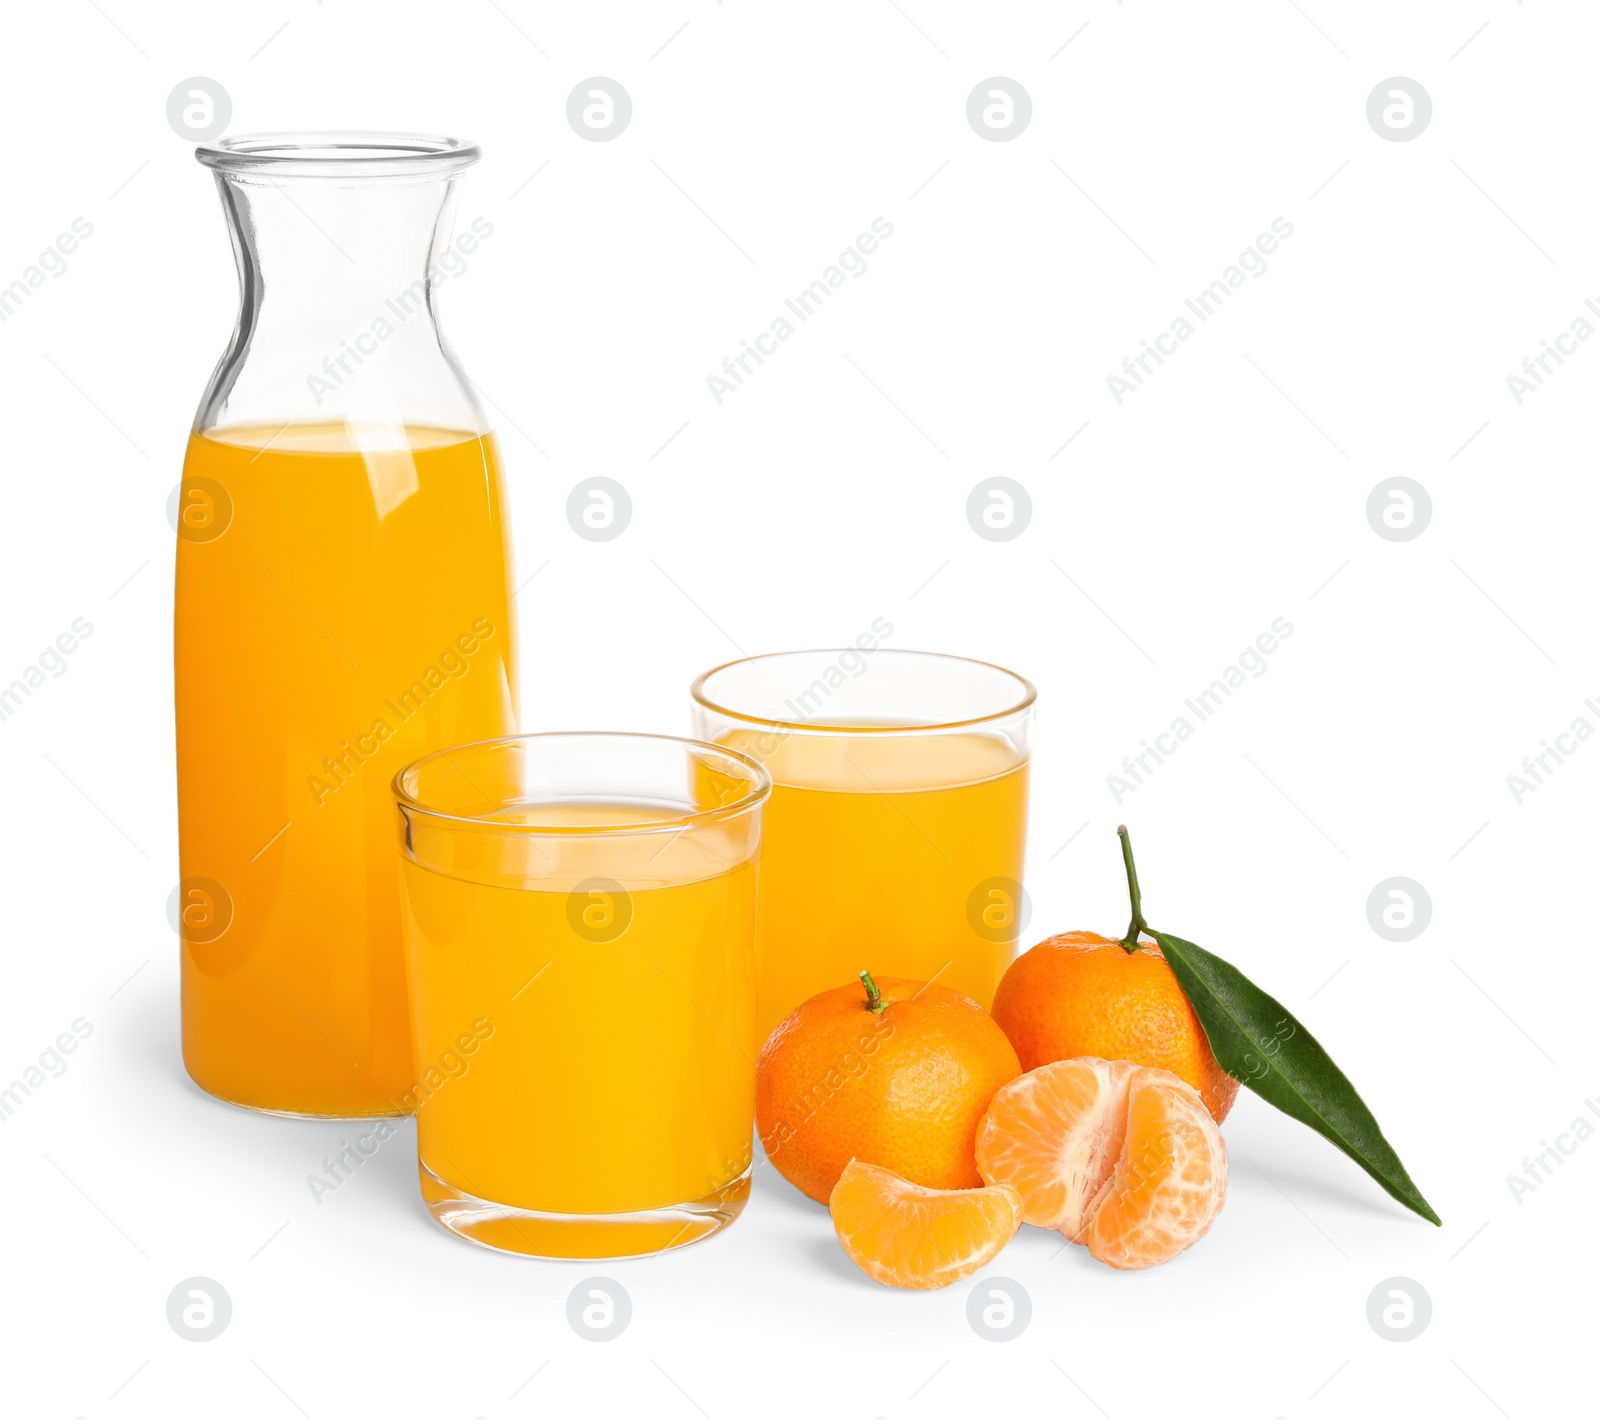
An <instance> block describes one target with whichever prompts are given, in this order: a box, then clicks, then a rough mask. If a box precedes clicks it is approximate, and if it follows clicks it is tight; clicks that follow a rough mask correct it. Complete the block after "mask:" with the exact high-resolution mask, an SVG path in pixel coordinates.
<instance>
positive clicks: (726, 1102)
mask: <svg viewBox="0 0 1600 1420" xmlns="http://www.w3.org/2000/svg"><path fill="white" fill-rule="evenodd" d="M690 743H691V742H688V741H681V740H670V739H659V738H656V737H650V736H625V735H624V736H618V735H532V736H524V737H519V738H516V739H511V740H502V741H498V742H496V743H494V744H490V745H474V746H467V747H465V748H464V749H462V750H457V751H451V752H449V753H448V754H447V755H444V756H434V757H433V758H431V759H427V760H424V761H422V763H421V764H420V765H415V766H412V767H411V768H410V769H408V770H407V771H405V773H404V774H402V776H401V777H400V779H399V780H398V781H397V793H398V796H399V800H400V805H401V812H402V818H403V834H404V838H403V845H402V853H401V858H402V863H403V874H404V885H405V937H406V947H407V957H408V964H409V969H410V983H411V999H412V1012H413V1023H414V1030H415V1052H416V1060H417V1070H418V1076H417V1083H416V1086H415V1087H414V1089H413V1092H412V1093H413V1096H414V1104H415V1108H416V1113H417V1152H418V1160H419V1176H420V1178H421V1183H422V1190H423V1196H424V1198H425V1200H426V1201H427V1203H428V1206H429V1208H430V1209H431V1210H432V1211H433V1213H434V1215H435V1217H437V1218H438V1219H439V1221H440V1222H442V1223H444V1224H445V1226H447V1227H449V1228H451V1229H452V1230H454V1231H456V1232H458V1233H462V1234H463V1235H465V1236H468V1237H470V1238H472V1240H474V1241H477V1242H482V1243H486V1244H488V1245H489V1246H493V1247H499V1248H503V1249H506V1250H509V1251H516V1252H525V1253H532V1254H535V1255H539V1256H553V1257H619V1256H634V1255H638V1254H643V1253H650V1252H656V1251H661V1250H664V1249H666V1248H669V1247H676V1246H681V1245H683V1244H684V1243H687V1242H692V1241H695V1240H697V1239H698V1238H700V1237H703V1236H707V1235H709V1234H710V1233H712V1232H715V1231H717V1230H719V1229H720V1228H721V1227H723V1226H726V1224H727V1223H728V1222H729V1221H731V1220H732V1218H733V1217H734V1216H736V1215H737V1213H738V1211H739V1210H740V1208H742V1206H743V1203H744V1199H745V1197H746V1196H747V1194H748V1189H749V1168H750V1160H751V1122H752V1118H753V1113H754V1108H755V1056H756V1044H757V1042H756V1017H755V1010H756V980H755V954H754V939H755V912H756V868H757V861H756V854H757V846H758V833H759V812H758V811H759V807H760V799H761V798H764V796H765V788H764V786H763V781H762V777H761V775H760V771H759V769H758V767H757V766H755V765H747V764H744V763H741V762H739V761H737V760H736V759H734V757H733V756H729V755H727V754H724V753H720V752H718V751H716V750H714V749H712V748H711V747H709V746H706V747H702V748H701V749H699V750H697V751H693V752H688V751H686V750H685V749H684V746H686V745H689V744H690ZM697 755H698V756H699V757H698V758H697V757H696V756H697ZM607 761H609V763H608V762H607ZM646 761H654V762H649V763H647V762H646ZM705 763H711V764H712V765H713V766H714V767H715V777H716V778H717V779H719V780H720V782H721V784H722V785H723V786H726V785H727V784H728V783H729V782H730V777H729V771H728V770H727V768H726V766H729V765H732V766H733V769H732V782H733V783H735V785H736V786H737V788H736V791H735V792H734V793H733V794H731V795H730V794H728V793H726V792H724V793H722V794H719V795H714V796H707V795H705V790H706V787H707V780H706V776H705V774H704V772H703V768H702V766H703V764H705ZM633 770H638V772H636V773H632V779H633V786H632V787H633V794H634V796H633V797H630V796H629V787H630V786H629V784H628V782H627V781H628V778H629V776H630V772H631V771H633ZM602 781H606V782H605V783H604V784H602ZM601 787H605V788H609V789H610V790H611V791H612V792H607V793H604V794H597V793H596V792H595V791H596V789H598V788H601ZM652 790H653V792H652ZM641 791H643V792H641ZM586 794H588V795H592V797H585V795H586Z"/></svg>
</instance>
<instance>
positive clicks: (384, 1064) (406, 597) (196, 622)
mask: <svg viewBox="0 0 1600 1420" xmlns="http://www.w3.org/2000/svg"><path fill="white" fill-rule="evenodd" d="M197 156H198V157H199V160H200V162H201V163H203V164H204V165H205V166H207V167H209V168H211V169H212V171H213V172H214V173H215V175H216V179H217V186H218V188H219V190H220V192H221V195H222V203H223V208H224V210H225V212H226V213H227V217H228V223H229V230H230V235H231V237H232V239H233V248H234V255H235V257H236V260H237V264H238V270H239V286H240V306H239V316H238V323H237V325H236V327H235V329H234V333H233V339H232V341H231V342H230V343H229V345H228V348H227V351H226V353H225V354H224V355H223V357H222V360H221V362H220V363H219V364H218V366H217V369H216V373H215V374H214V375H213V376H212V378H211V383H210V385H209V386H208V388H207V389H206V392H205V396H204V398H203V399H202V400H201V402H200V410H199V413H198V415H197V416H196V418H195V424H194V429H193V432H192V435H191V437H190V441H189V447H188V454H187V457H186V459H185V461H184V470H183V482H182V487H181V491H180V495H179V506H178V550H177V594H176V612H175V625H174V662H175V676H176V715H177V737H178V745H177V749H178V753H177V765H178V832H179V856H180V860H181V877H182V881H181V882H180V884H179V889H178V894H179V903H178V907H179V920H180V931H181V935H182V939H183V943H182V971H183V1055H184V1063H185V1065H186V1066H187V1068H188V1071H189V1074H190V1075H191V1076H192V1077H193V1078H194V1080H195V1081H196V1083H198V1084H199V1085H200V1086H201V1088H203V1089H205V1090H208V1091H209V1092H210V1093H212V1094H214V1095H217V1096H219V1097H220V1098H222V1099H225V1100H229V1101H231V1102H233V1103H235V1104H240V1105H246V1106H249V1107H251V1108H254V1109H260V1110H269V1111H273V1112H275V1113H283V1114H296V1115H314V1116H318V1115H320V1116H327V1115H332V1116H362V1115H365V1116H371V1115H385V1114H399V1113H404V1112H406V1106H405V1103H404V1101H405V1099H406V1098H407V1096H408V1095H409V1093H410V1091H411V1088H412V1085H413V1083H414V1081H415V1074H414V1072H413V1067H412V1060H411V1054H412V1052H411V1048H410V1043H409V1042H410V1027H409V1022H408V1012H407V998H406V985H405V973H404V966H403V956H402V948H401V930H400V912H401V894H400V882H399V863H398V859H397V855H396V852H395V846H394V842H395V830H394V822H393V818H394V812H395V810H394V803H393V799H392V797H391V795H390V792H389V781H390V780H391V779H392V778H393V777H394V774H395V772H396V771H397V770H398V769H399V768H401V767H402V766H404V765H405V764H408V763H410V762H411V761H412V760H415V759H417V758H419V757H420V756H422V755H424V754H427V753H429V752H431V751H434V750H438V749H443V748H445V747H446V746H449V745H457V744H462V743H464V742H468V741H473V740H481V739H489V738H493V737H496V736H502V735H507V734H512V733H515V731H516V729H517V696H518V688H517V674H516V666H517V654H516V632H515V624H514V621H513V609H512V600H511V598H512V582H511V552H510V542H509V536H508V530H507V526H506V521H505V486H504V481H503V478H502V475H501V471H500V460H499V453H498V450H497V448H496V445H495V441H494V438H493V435H492V434H491V432H490V430H489V426H488V424H487V423H486V421H485V419H484V416H483V414H482V412H481V410H480V408H479V406H478V402H477V401H476V399H475V398H474V397H473V392H472V386H471V383H470V382H469V381H468V380H467V378H466V377H465V375H463V373H462V372H461V370H460V368H459V367H458V365H457V364H456V361H455V357H454V356H453V354H452V353H451V351H450V348H449V346H448V345H447V344H446V343H445V341H444V338H443V336H442V335H441V334H440V331H439V328H438V326H437V324H436V322H435V315H434V292H435V288H436V287H437V285H438V284H439V282H440V281H441V280H442V279H443V278H444V277H445V276H447V275H458V274H459V273H460V272H461V270H462V269H463V264H464V263H466V262H469V261H470V258H471V255H472V253H473V252H474V251H475V250H476V249H477V244H478V243H479V242H480V241H482V240H483V239H485V238H486V237H487V236H488V235H489V234H490V233H491V232H492V228H491V227H489V226H488V224H487V223H484V222H482V221H479V222H477V223H473V224H470V225H468V226H466V227H463V228H462V229H461V231H459V232H457V231H455V230H454V229H453V226H452V210H453V202H452V199H453V196H454V189H455V187H456V183H457V179H458V177H459V174H460V173H461V172H462V171H463V170H464V169H465V168H467V167H468V166H470V165H471V164H472V163H473V162H475V161H476V159H477V157H478V150H477V149H476V148H475V147H473V146H471V145H470V144H466V143H462V142H460V141H458V140H455V139H448V138H426V137H417V136H412V135H402V134H359V133H350V134H339V133H327V134H265V135H260V136H254V137H241V138H232V139H224V140H221V141H219V142H216V143H214V144H211V145H207V146H202V147H201V148H200V149H199V150H198V153H197ZM429 930H430V932H433V933H442V934H444V935H446V936H448V933H449V930H450V929H449V924H434V925H432V926H430V928H429Z"/></svg>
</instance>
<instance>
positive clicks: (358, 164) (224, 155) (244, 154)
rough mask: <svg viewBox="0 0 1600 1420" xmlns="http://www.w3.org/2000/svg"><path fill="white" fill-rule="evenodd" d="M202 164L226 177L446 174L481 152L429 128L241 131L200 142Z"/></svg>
mask: <svg viewBox="0 0 1600 1420" xmlns="http://www.w3.org/2000/svg"><path fill="white" fill-rule="evenodd" d="M194 156H195V160H196V161H197V162H199V163H200V164H201V165H202V166H204V167H208V168H211V169H212V170H214V171H216V172H219V173H224V174H228V175H230V176H247V175H254V176H257V177H262V178H266V179H271V178H275V177H318V178H343V179H351V178H356V179H359V178H392V177H447V176H449V175H450V174H452V173H458V172H460V171H461V170H462V169H464V168H469V167H471V166H472V165H473V164H474V163H475V162H477V161H478V159H479V158H481V157H482V156H483V150H482V149H481V148H479V147H478V145H477V144H476V143H473V142H471V141H470V140H468V139H465V138H447V137H443V136H441V135H439V134H433V133H397V132H362V131H358V130H353V129H350V130H335V129H330V130H326V131H319V132H304V133H241V134H238V135H235V136H232V137H228V138H216V139H212V140H210V141H209V142H205V143H201V144H200V145H199V146H198V147H197V148H196V149H195V150H194Z"/></svg>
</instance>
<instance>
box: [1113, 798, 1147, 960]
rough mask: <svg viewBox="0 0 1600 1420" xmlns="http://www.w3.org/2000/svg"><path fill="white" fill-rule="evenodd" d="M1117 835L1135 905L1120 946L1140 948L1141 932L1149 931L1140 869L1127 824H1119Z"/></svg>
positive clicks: (1129, 895) (1131, 898) (1127, 949)
mask: <svg viewBox="0 0 1600 1420" xmlns="http://www.w3.org/2000/svg"><path fill="white" fill-rule="evenodd" d="M1117 837H1118V838H1119V839H1120V840H1121V842H1122V866H1123V867H1124V868H1125V869H1126V870H1127V874H1128V901H1129V903H1130V904H1131V905H1132V907H1133V917H1132V919H1131V920H1130V921H1129V923H1128V935H1127V936H1125V937H1123V938H1122V939H1121V941H1120V942H1118V944H1117V945H1118V946H1120V947H1121V948H1122V950H1123V951H1125V952H1136V951H1138V950H1139V933H1141V932H1144V931H1147V930H1148V927H1147V925H1146V923H1145V920H1144V913H1143V911H1141V909H1140V899H1139V870H1138V869H1137V868H1135V867H1134V866H1133V840H1132V839H1131V838H1129V837H1128V830H1127V827H1126V825H1124V824H1120V823H1119V824H1118V825H1117Z"/></svg>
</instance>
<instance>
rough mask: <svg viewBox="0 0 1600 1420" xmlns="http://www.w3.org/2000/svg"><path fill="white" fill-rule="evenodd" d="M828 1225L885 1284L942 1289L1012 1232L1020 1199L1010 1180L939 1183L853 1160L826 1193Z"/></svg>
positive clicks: (1019, 1218)
mask: <svg viewBox="0 0 1600 1420" xmlns="http://www.w3.org/2000/svg"><path fill="white" fill-rule="evenodd" d="M828 1211H829V1213H831V1214H832V1215H833V1230H834V1232H836V1233H837V1234H838V1235H839V1242H840V1243H841V1244H842V1245H843V1247H844V1250H845V1251H846V1252H847V1253H849V1255H850V1260H851V1261H852V1262H853V1263H855V1265H856V1266H857V1267H859V1268H860V1269H861V1270H862V1271H863V1272H865V1273H866V1274H867V1276H868V1277H870V1278H872V1280H873V1281H874V1282H882V1283H883V1284H884V1285H885V1286H886V1287H917V1288H923V1289H926V1288H930V1287H948V1286H949V1285H950V1284H951V1283H952V1282H959V1281H960V1280H961V1279H962V1278H963V1277H970V1276H971V1275H972V1274H973V1273H974V1272H976V1271H977V1270H978V1269H979V1268H980V1267H982V1266H983V1265H984V1263H986V1262H989V1261H991V1260H992V1259H993V1258H994V1257H995V1255H996V1254H997V1253H998V1252H999V1251H1000V1249H1001V1248H1003V1247H1004V1246H1005V1245H1006V1244H1007V1243H1008V1242H1010V1241H1011V1239H1012V1238H1013V1237H1014V1236H1016V1231H1017V1228H1018V1226H1019V1225H1020V1224H1021V1222H1022V1200H1021V1199H1020V1198H1019V1197H1018V1196H1017V1191H1016V1189H1014V1188H1012V1187H1011V1186H1010V1185H1009V1184H1004V1183H1001V1184H996V1185H994V1186H993V1187H990V1188H958V1189H940V1188H924V1187H922V1185H921V1184H917V1183H908V1182H907V1181H906V1180H905V1179H903V1178H901V1177H900V1176H899V1175H898V1174H894V1173H891V1172H890V1171H889V1170H888V1169H881V1168H878V1167H876V1166H875V1165H873V1164H863V1163H861V1162H859V1161H858V1160H855V1159H851V1160H850V1162H849V1163H848V1164H846V1165H845V1168H844V1172H843V1173H841V1174H840V1175H839V1181H838V1182H837V1183H836V1184H834V1186H833V1194H832V1196H831V1197H830V1198H829V1199H828Z"/></svg>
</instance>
